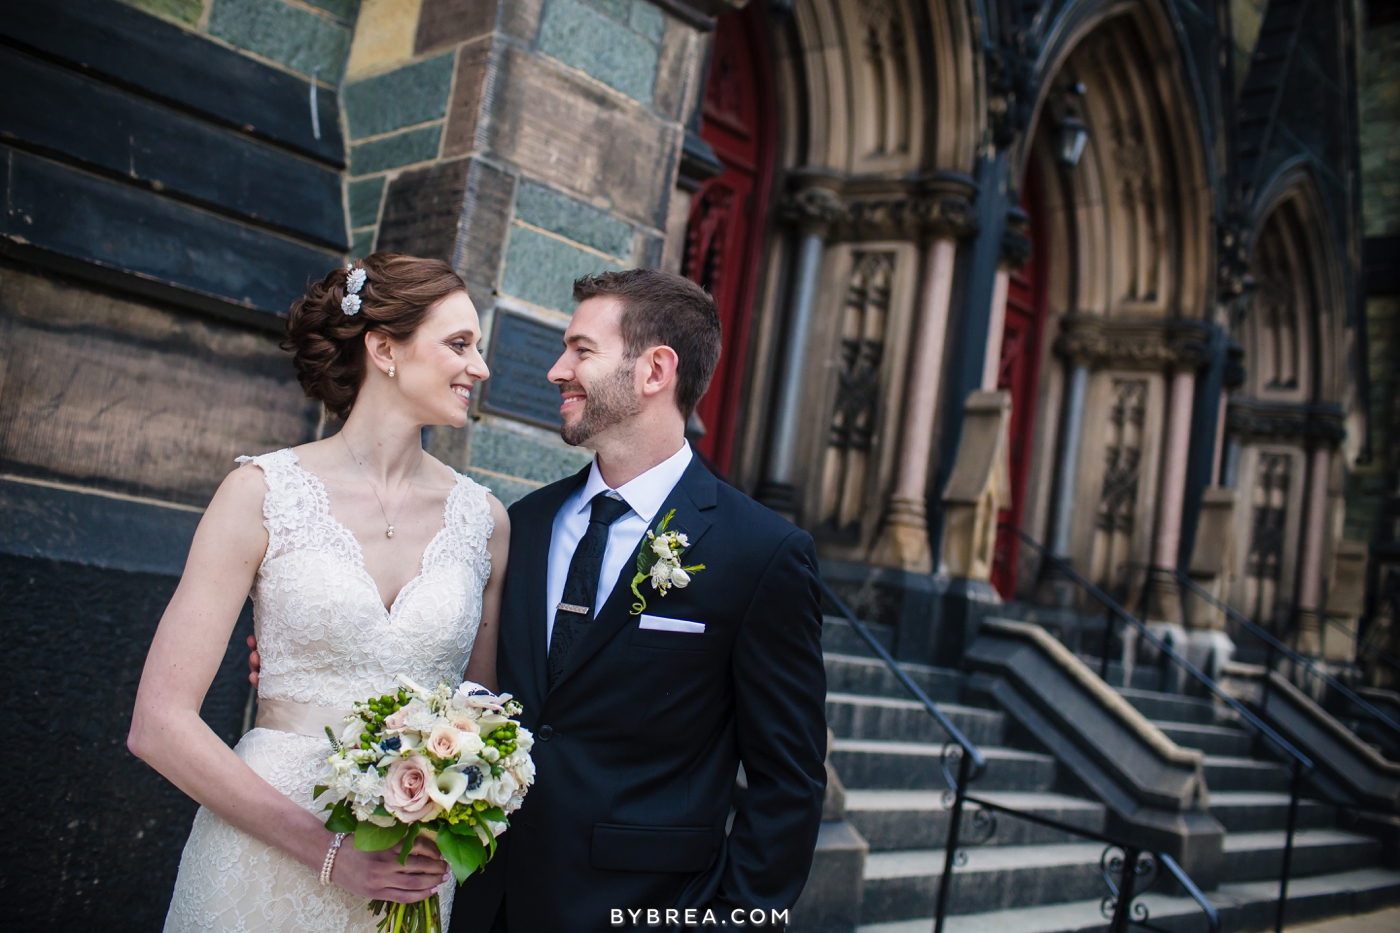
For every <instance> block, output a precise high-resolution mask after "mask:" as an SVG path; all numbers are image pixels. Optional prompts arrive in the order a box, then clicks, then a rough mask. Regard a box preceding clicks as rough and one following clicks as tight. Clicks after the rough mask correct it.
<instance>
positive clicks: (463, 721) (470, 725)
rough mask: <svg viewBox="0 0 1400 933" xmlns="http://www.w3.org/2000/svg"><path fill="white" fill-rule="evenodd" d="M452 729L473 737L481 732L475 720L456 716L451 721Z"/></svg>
mask: <svg viewBox="0 0 1400 933" xmlns="http://www.w3.org/2000/svg"><path fill="white" fill-rule="evenodd" d="M452 728H454V729H456V730H457V731H458V732H470V733H472V734H473V735H475V734H477V733H479V732H480V731H481V727H480V726H478V725H477V724H476V720H475V719H472V718H471V717H470V716H458V717H456V718H455V719H453V720H452Z"/></svg>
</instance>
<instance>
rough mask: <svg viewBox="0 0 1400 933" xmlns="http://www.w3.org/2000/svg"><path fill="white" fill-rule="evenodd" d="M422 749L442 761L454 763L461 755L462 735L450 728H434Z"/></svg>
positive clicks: (440, 726)
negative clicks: (424, 748) (425, 749)
mask: <svg viewBox="0 0 1400 933" xmlns="http://www.w3.org/2000/svg"><path fill="white" fill-rule="evenodd" d="M424 747H426V748H427V750H428V751H430V752H432V753H433V754H434V755H436V756H438V757H439V758H441V759H443V760H444V761H456V760H457V756H458V755H460V754H462V733H461V732H459V731H458V730H456V729H454V728H452V727H451V726H446V725H438V726H435V727H433V732H432V734H431V735H429V736H428V741H427V743H426V745H425V746H424Z"/></svg>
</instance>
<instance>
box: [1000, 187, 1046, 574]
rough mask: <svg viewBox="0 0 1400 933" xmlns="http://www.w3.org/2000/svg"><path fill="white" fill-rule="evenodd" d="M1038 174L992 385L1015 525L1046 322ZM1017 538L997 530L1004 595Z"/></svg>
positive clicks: (1027, 191) (1026, 204)
mask: <svg viewBox="0 0 1400 933" xmlns="http://www.w3.org/2000/svg"><path fill="white" fill-rule="evenodd" d="M1042 203H1043V202H1042V200H1041V188H1040V173H1039V171H1037V169H1036V167H1035V165H1032V166H1031V169H1030V171H1028V172H1027V173H1026V183H1025V184H1024V185H1023V186H1022V189H1021V209H1022V210H1024V211H1025V212H1026V213H1027V214H1029V215H1030V218H1031V258H1030V261H1029V262H1027V263H1026V264H1025V265H1024V266H1022V267H1021V268H1020V269H1017V270H1016V271H1014V272H1012V273H1011V283H1010V288H1009V289H1007V295H1006V327H1005V329H1004V330H1003V331H1002V337H1001V369H1000V372H999V374H998V376H997V388H999V389H1007V390H1009V391H1010V392H1011V430H1010V436H1009V437H1008V441H1009V442H1010V445H1011V450H1010V461H1011V507H1010V508H1007V509H1003V510H1002V512H1001V515H1000V516H999V517H1000V519H1001V521H1003V522H1010V523H1011V524H1013V525H1017V526H1020V524H1021V519H1022V515H1023V508H1024V504H1025V492H1026V474H1027V472H1028V471H1029V470H1030V463H1031V443H1032V440H1033V434H1034V427H1035V403H1036V394H1037V392H1038V391H1039V389H1040V341H1041V339H1042V336H1043V331H1044V324H1045V306H1046V297H1047V296H1046V291H1047V289H1046V285H1047V274H1046V273H1047V271H1048V269H1047V265H1048V264H1047V263H1046V262H1045V257H1044V256H1043V255H1041V252H1042V251H1043V249H1044V244H1045V239H1044V237H1043V236H1042V233H1041V221H1040V218H1041V216H1042V213H1043V208H1042ZM1020 544H1021V539H1020V538H1018V537H1017V536H1016V535H1015V534H1014V533H1009V532H1005V531H1003V532H1000V533H999V534H998V535H997V550H996V563H995V564H994V565H993V567H992V585H993V586H995V587H996V589H997V592H998V593H1000V594H1001V596H1002V598H1003V599H1011V598H1013V597H1014V596H1015V594H1016V562H1017V558H1018V557H1019V555H1020Z"/></svg>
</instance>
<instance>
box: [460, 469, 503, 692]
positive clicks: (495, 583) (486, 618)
mask: <svg viewBox="0 0 1400 933" xmlns="http://www.w3.org/2000/svg"><path fill="white" fill-rule="evenodd" d="M486 498H487V501H489V502H490V503H491V518H492V520H493V521H494V522H495V528H494V529H493V530H492V532H491V540H490V541H488V542H487V543H486V550H488V551H490V552H491V579H489V580H487V581H486V590H485V591H484V592H483V593H482V594H481V625H480V627H479V628H477V630H476V641H475V642H474V643H473V644H472V656H471V660H469V661H468V662H467V671H466V678H467V680H474V681H476V682H477V683H479V684H481V685H482V686H483V687H486V688H487V689H489V690H490V691H491V692H492V693H499V692H500V686H499V685H498V684H497V683H496V641H497V639H498V638H499V635H500V626H501V592H502V591H503V590H504V589H505V579H506V561H507V559H508V558H509V556H510V516H509V515H508V514H506V507H505V506H503V505H501V501H500V500H499V499H497V498H496V497H495V496H490V495H488V496H487V497H486Z"/></svg>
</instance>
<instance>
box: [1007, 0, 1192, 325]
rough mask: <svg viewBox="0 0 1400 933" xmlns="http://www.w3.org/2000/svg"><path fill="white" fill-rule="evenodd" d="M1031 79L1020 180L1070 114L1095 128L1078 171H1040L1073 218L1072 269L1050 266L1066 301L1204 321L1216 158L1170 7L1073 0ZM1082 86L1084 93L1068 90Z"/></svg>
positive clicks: (1139, 1) (1076, 306)
mask: <svg viewBox="0 0 1400 933" xmlns="http://www.w3.org/2000/svg"><path fill="white" fill-rule="evenodd" d="M1035 76H1036V84H1037V86H1038V87H1039V96H1038V98H1037V100H1036V103H1035V107H1034V108H1033V111H1032V122H1031V129H1030V131H1029V132H1028V133H1027V134H1026V136H1025V138H1024V140H1023V141H1022V142H1021V143H1019V144H1018V148H1017V149H1016V150H1014V151H1013V152H1012V160H1013V166H1014V167H1015V170H1016V171H1017V172H1018V177H1021V176H1023V175H1024V171H1025V167H1026V164H1027V160H1029V159H1031V158H1035V157H1036V155H1035V154H1036V153H1037V152H1040V153H1042V154H1045V153H1049V154H1051V155H1052V158H1053V154H1054V153H1056V152H1057V151H1058V146H1057V145H1056V144H1055V140H1054V136H1055V134H1056V133H1057V131H1058V128H1059V125H1060V123H1061V122H1062V120H1063V119H1064V117H1065V115H1066V113H1067V112H1070V111H1073V112H1075V114H1076V115H1077V116H1078V117H1079V118H1080V119H1081V120H1082V121H1083V123H1084V124H1085V125H1086V127H1087V129H1088V141H1087V144H1086V145H1085V148H1084V152H1083V155H1082V157H1081V159H1080V161H1079V164H1078V166H1077V167H1075V168H1074V169H1073V170H1069V171H1063V170H1060V168H1059V167H1058V166H1056V165H1043V166H1042V169H1043V170H1044V172H1045V176H1046V177H1047V178H1055V179H1056V181H1057V183H1058V184H1059V185H1060V186H1061V187H1062V189H1063V191H1062V195H1063V198H1064V200H1065V202H1066V203H1067V205H1069V209H1070V210H1072V211H1073V213H1074V215H1075V216H1074V221H1073V229H1072V231H1070V232H1072V233H1073V239H1072V241H1071V244H1070V256H1069V257H1068V260H1069V268H1067V269H1065V268H1062V269H1059V270H1056V271H1055V273H1052V277H1053V276H1055V275H1058V276H1060V277H1062V280H1061V281H1059V282H1056V283H1055V284H1052V291H1059V292H1061V293H1063V292H1064V290H1065V288H1066V283H1065V282H1064V281H1063V277H1064V276H1068V277H1069V280H1070V283H1069V285H1068V287H1069V288H1070V294H1068V295H1066V296H1065V300H1066V301H1067V302H1068V303H1069V305H1070V306H1072V308H1073V310H1074V311H1076V312H1078V313H1088V314H1097V315H1105V316H1118V317H1152V318H1159V319H1174V318H1192V319H1203V318H1205V317H1207V316H1208V314H1209V311H1210V309H1211V308H1212V307H1213V303H1212V297H1213V286H1214V276H1213V275H1212V274H1211V269H1210V262H1211V258H1212V246H1211V244H1212V243H1213V237H1212V235H1211V233H1212V227H1211V225H1212V203H1211V187H1210V183H1209V172H1208V164H1209V160H1208V156H1207V153H1206V152H1205V149H1204V145H1203V141H1202V137H1201V133H1200V130H1199V121H1198V119H1197V115H1196V113H1195V105H1194V104H1193V103H1192V94H1191V93H1190V92H1189V88H1188V86H1187V84H1186V81H1185V78H1184V70H1183V69H1182V67H1181V55H1180V50H1179V48H1178V47H1177V44H1176V40H1175V38H1174V35H1173V33H1172V29H1171V24H1170V22H1169V20H1168V19H1167V16H1166V14H1165V13H1164V11H1163V10H1162V9H1161V7H1160V6H1159V5H1158V4H1157V3H1156V2H1155V0H1129V2H1122V0H1084V2H1081V3H1078V4H1072V5H1071V6H1070V7H1068V8H1067V9H1066V11H1065V12H1064V13H1062V14H1061V15H1060V17H1059V18H1058V19H1057V20H1056V22H1055V23H1053V24H1052V25H1051V27H1050V29H1049V31H1048V34H1047V39H1046V43H1045V46H1044V51H1043V52H1042V55H1041V57H1040V59H1039V60H1038V61H1037V63H1036V66H1035ZM1080 83H1082V84H1083V85H1084V86H1085V90H1086V92H1085V94H1084V95H1083V96H1082V97H1078V96H1076V95H1073V94H1071V93H1069V89H1070V88H1072V87H1073V86H1074V85H1076V84H1080ZM1041 137H1045V139H1044V140H1042V139H1041ZM1038 140H1039V141H1040V144H1039V145H1038V146H1037V142H1036V141H1038ZM1046 143H1048V145H1046ZM1042 157H1043V156H1042Z"/></svg>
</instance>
